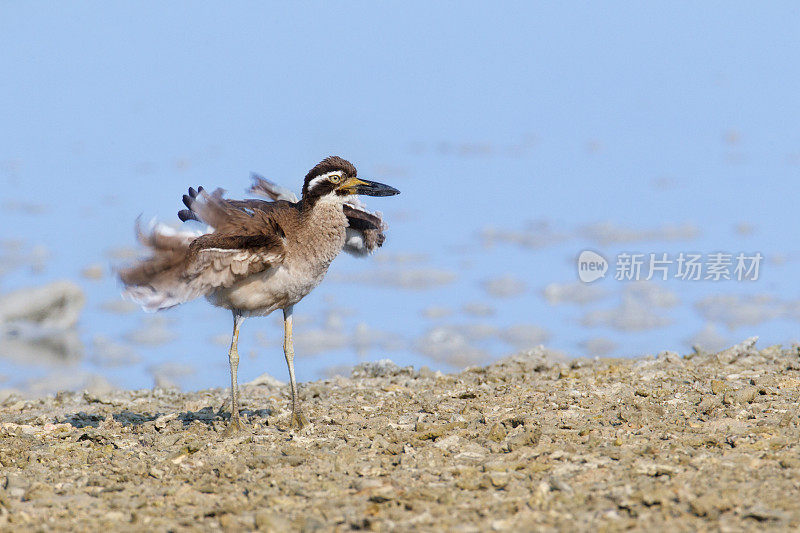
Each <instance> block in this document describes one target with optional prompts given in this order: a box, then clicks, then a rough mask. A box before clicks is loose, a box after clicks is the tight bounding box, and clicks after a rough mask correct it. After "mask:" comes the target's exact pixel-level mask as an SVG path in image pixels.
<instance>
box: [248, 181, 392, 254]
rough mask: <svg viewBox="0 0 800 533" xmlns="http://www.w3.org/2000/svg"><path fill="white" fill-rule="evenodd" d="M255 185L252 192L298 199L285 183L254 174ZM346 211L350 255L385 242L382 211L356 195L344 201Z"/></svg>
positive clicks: (372, 250) (281, 198)
mask: <svg viewBox="0 0 800 533" xmlns="http://www.w3.org/2000/svg"><path fill="white" fill-rule="evenodd" d="M250 177H251V178H252V179H253V185H252V186H251V187H250V189H249V190H248V192H249V193H251V194H254V195H257V196H262V197H265V198H270V199H272V200H276V201H280V200H285V201H288V202H297V201H298V200H297V196H296V195H295V194H294V193H293V192H292V191H290V190H289V189H287V188H285V187H281V186H280V185H277V184H275V183H273V182H271V181H269V180H268V179H266V178H264V177H262V176H259V175H258V174H255V173H253V174H251V175H250ZM344 214H345V216H347V222H348V224H349V227H348V228H347V236H346V238H345V244H344V251H345V252H347V253H349V254H350V255H354V256H357V257H363V256H365V255H368V254H370V253H372V252H374V251H375V250H376V249H378V248H380V247H381V246H382V245H383V242H384V241H385V240H386V236H385V235H384V234H383V232H384V231H386V229H387V226H386V223H385V222H384V221H383V219H382V218H381V214H380V213H375V212H372V211H369V210H368V209H367V207H366V206H365V205H364V204H363V203H361V202H360V201H359V200H358V198H357V197H356V196H351V197H349V198H348V199H347V201H346V203H345V204H344Z"/></svg>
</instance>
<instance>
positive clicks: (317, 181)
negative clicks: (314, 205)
mask: <svg viewBox="0 0 800 533" xmlns="http://www.w3.org/2000/svg"><path fill="white" fill-rule="evenodd" d="M333 175H337V176H339V177H341V176H342V171H341V170H333V171H331V172H326V173H325V174H321V175H319V176H317V177H316V178H314V179H312V180H311V181H309V182H308V190H309V191H310V190H313V189H314V187H316V186H317V185H319V184H320V183H322V182H323V181H327V180H328V178H330V177H331V176H333Z"/></svg>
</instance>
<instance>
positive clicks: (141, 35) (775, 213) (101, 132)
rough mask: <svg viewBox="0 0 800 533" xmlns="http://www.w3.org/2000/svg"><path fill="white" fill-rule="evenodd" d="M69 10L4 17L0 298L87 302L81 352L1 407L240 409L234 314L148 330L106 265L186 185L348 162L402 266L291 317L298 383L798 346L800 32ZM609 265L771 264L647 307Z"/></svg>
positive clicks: (341, 276)
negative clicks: (391, 372)
mask: <svg viewBox="0 0 800 533" xmlns="http://www.w3.org/2000/svg"><path fill="white" fill-rule="evenodd" d="M788 5H789V4H787V6H788ZM51 8H52V9H48V10H46V11H43V10H35V9H34V8H32V7H26V6H19V5H14V6H10V5H9V6H5V7H4V8H3V11H4V16H3V17H2V18H3V22H0V24H3V27H2V31H0V35H2V36H1V37H0V44H2V46H3V49H4V50H5V52H4V60H3V61H4V65H5V66H6V69H5V70H7V71H8V72H9V75H8V76H5V77H4V79H2V80H0V94H2V95H3V96H4V97H3V98H2V101H1V102H0V118H2V121H3V124H6V126H5V127H4V128H2V129H0V183H2V186H3V192H2V196H0V207H2V209H0V241H2V247H0V290H3V291H7V290H11V289H15V288H18V287H23V286H33V285H39V284H43V283H45V282H47V281H50V280H55V279H64V278H66V279H71V280H75V281H77V282H78V283H79V284H80V285H81V286H82V287H83V289H84V290H85V291H86V295H87V305H86V308H85V310H84V312H83V314H82V317H81V320H80V322H79V325H78V333H79V338H80V341H81V343H82V346H83V351H82V355H80V356H79V357H77V358H75V357H71V358H70V359H69V360H68V361H64V362H57V361H54V360H53V358H52V357H48V358H44V357H43V358H41V360H39V359H36V360H23V361H20V360H19V358H18V357H17V358H15V357H12V356H11V354H4V355H5V357H3V358H2V359H0V380H3V381H0V388H19V389H30V390H34V389H35V390H50V389H56V388H59V387H62V386H65V387H82V386H85V385H86V384H87V383H88V382H89V381H91V380H94V383H96V382H97V379H98V378H97V376H100V377H101V378H103V379H106V380H108V381H110V382H111V383H112V384H114V385H116V386H121V387H132V388H139V387H149V386H152V385H153V384H154V382H156V381H158V382H159V383H161V384H168V383H174V384H177V385H179V386H181V387H183V388H186V389H197V388H202V387H209V386H224V385H225V384H226V383H227V382H228V378H227V357H226V352H227V342H228V341H227V336H228V335H229V334H230V331H229V330H230V322H231V321H230V317H229V315H228V313H227V312H225V311H222V310H218V309H214V308H211V307H210V306H208V305H207V304H205V303H204V302H193V303H190V304H188V305H185V306H182V307H181V308H178V309H175V310H171V311H168V312H166V313H163V314H160V315H157V316H156V317H152V316H148V315H145V314H144V313H142V312H140V311H137V310H134V309H132V308H130V307H128V306H125V305H124V304H123V303H122V302H121V301H120V300H119V286H118V284H117V282H116V281H115V280H114V278H113V276H112V275H111V274H110V269H111V267H112V266H113V265H117V264H120V263H123V262H124V261H126V260H129V258H130V257H131V253H132V252H131V250H130V248H131V247H133V246H134V245H135V241H134V237H133V231H132V227H133V222H134V220H135V218H136V217H137V216H138V215H139V214H143V215H144V218H145V220H147V219H149V218H150V217H153V216H157V217H159V218H160V219H162V220H168V221H177V219H176V217H175V213H176V211H177V210H178V209H179V208H181V202H180V196H181V194H183V193H184V192H185V189H186V188H187V187H189V186H197V185H200V184H202V185H204V186H206V187H208V188H213V187H216V186H220V187H223V188H226V189H228V190H229V191H230V195H231V196H233V197H237V196H240V194H241V192H242V191H243V190H244V189H245V188H246V187H247V185H248V172H249V171H257V172H260V173H262V174H264V175H265V176H267V177H269V178H270V179H273V180H275V181H277V182H279V183H281V184H283V185H285V186H288V187H291V188H293V189H295V190H297V189H299V186H300V183H301V181H302V177H303V175H304V174H305V172H306V171H307V170H308V169H309V168H310V167H311V166H313V165H314V164H315V163H316V162H317V161H318V160H319V159H321V158H322V157H324V156H326V155H329V154H331V153H338V154H340V155H342V156H344V157H346V158H349V159H351V160H352V161H353V162H354V163H355V164H356V166H357V167H358V168H359V173H360V175H363V176H366V177H371V178H375V179H378V180H379V181H383V182H386V183H389V184H391V185H393V186H396V187H397V188H399V189H400V190H401V191H402V194H401V195H400V196H397V197H392V198H379V199H368V201H367V204H368V205H369V206H370V207H371V208H372V209H377V210H380V211H382V212H384V214H385V215H386V218H387V221H388V223H389V226H390V229H389V232H388V239H387V242H386V244H385V246H384V248H383V249H381V250H380V251H379V252H378V253H377V254H375V255H374V256H373V257H371V258H369V259H366V260H357V259H354V258H351V257H346V256H342V257H340V258H338V259H337V260H336V261H335V262H334V264H333V266H332V267H331V270H330V272H329V275H328V279H327V280H326V281H325V282H324V283H323V284H322V285H321V286H320V287H319V288H318V289H317V290H316V291H315V292H313V293H312V294H311V295H310V296H309V297H307V298H306V299H305V300H304V301H303V302H302V303H301V304H299V305H298V306H297V308H296V313H297V319H296V320H297V322H296V324H297V325H296V328H295V331H296V335H297V338H296V341H297V350H296V351H297V357H298V358H297V362H296V365H297V371H298V376H299V379H301V380H305V379H311V378H314V377H317V376H322V375H327V374H330V373H336V372H343V371H346V368H347V367H349V366H351V365H353V364H355V363H357V362H359V361H361V360H365V359H367V360H372V359H380V358H384V357H389V358H391V359H393V360H395V361H397V362H398V363H400V364H413V365H415V366H420V365H428V366H430V367H432V368H440V369H445V370H449V369H454V368H457V367H460V366H463V365H465V364H476V363H485V362H488V361H490V360H492V359H494V358H497V357H499V356H502V355H506V354H508V353H512V352H515V351H517V350H519V349H523V348H525V347H528V346H530V345H535V344H539V343H544V344H546V345H547V346H549V347H551V348H554V349H557V350H560V351H563V352H565V353H567V354H569V355H587V354H589V355H591V354H598V355H600V354H602V355H609V354H610V355H620V356H632V355H636V354H641V353H647V352H656V351H660V350H663V349H666V348H669V349H673V350H676V351H679V352H686V351H689V350H690V348H691V346H692V345H693V344H695V343H699V344H700V345H704V346H707V347H708V348H717V347H719V346H721V345H724V344H728V343H732V342H735V341H738V340H741V339H743V338H746V337H749V336H751V335H759V336H760V337H761V341H760V344H761V345H766V344H770V343H777V342H784V343H786V342H791V341H793V340H796V339H797V334H796V331H797V321H798V318H800V294H798V290H797V285H796V283H794V280H795V279H797V277H798V274H800V262H798V259H800V246H798V240H797V237H796V230H795V228H796V215H795V212H796V206H795V203H796V202H795V197H796V195H795V194H793V193H794V192H795V191H796V190H797V185H796V176H797V172H798V168H800V167H798V165H799V164H800V157H799V156H798V154H800V139H799V138H798V137H797V132H796V128H795V126H794V125H795V124H797V123H798V122H800V121H799V120H798V119H800V106H799V105H798V103H797V100H796V98H795V95H796V94H797V90H798V85H799V84H800V83H799V82H800V80H798V79H797V76H796V74H795V73H796V72H797V68H793V67H796V66H797V65H793V64H791V63H792V62H796V61H797V59H796V58H794V57H793V56H791V55H787V54H777V53H773V51H774V50H782V49H785V48H786V47H787V46H790V45H791V44H792V43H795V42H796V32H795V31H794V28H795V27H796V22H797V14H796V13H794V12H788V11H786V12H784V11H782V10H781V8H780V7H774V8H773V9H772V10H766V9H765V10H760V12H759V13H758V14H757V15H753V13H750V12H745V11H744V10H743V11H741V12H740V11H737V10H736V9H733V8H732V9H730V10H726V12H725V13H713V14H712V13H708V14H703V13H696V12H694V11H692V12H689V11H688V10H687V11H686V12H682V11H681V9H680V8H678V9H676V10H675V11H673V12H671V13H658V17H654V16H653V15H654V14H653V12H652V11H651V10H648V9H647V8H642V9H639V10H631V9H630V6H627V7H625V8H624V9H623V8H620V9H619V10H617V9H615V8H608V9H606V8H603V11H602V12H597V13H591V12H585V13H580V14H575V13H573V12H572V11H569V12H567V11H566V8H560V7H553V8H531V7H528V6H526V5H520V6H518V9H519V13H518V16H517V17H514V19H513V20H510V19H509V17H507V16H506V14H504V13H502V12H496V11H492V10H491V9H488V8H486V7H480V6H467V7H465V8H464V9H460V10H459V11H458V12H450V11H447V10H445V8H444V7H436V6H427V7H426V8H425V9H426V10H427V11H426V13H427V15H428V18H427V19H426V20H428V22H426V23H421V22H420V18H419V17H418V16H415V15H412V11H414V10H413V9H412V10H406V9H405V8H404V9H402V10H401V9H399V8H398V9H392V8H391V7H385V6H384V7H380V6H371V7H369V8H364V7H363V6H362V7H359V8H355V7H351V8H342V9H341V10H339V9H337V10H336V11H326V9H327V8H322V7H320V6H317V7H315V8H314V9H310V8H308V9H307V8H302V7H297V8H295V7H293V8H289V7H286V8H279V10H278V11H275V10H274V9H273V8H270V10H269V12H267V11H264V12H260V13H253V12H248V11H246V10H244V9H235V8H234V9H231V10H226V11H225V14H224V16H223V15H222V14H221V13H219V12H213V11H212V10H205V9H192V10H191V11H190V12H189V11H187V10H185V9H183V8H182V7H179V6H167V7H163V8H161V9H162V11H161V12H160V13H159V16H155V15H153V14H148V15H147V16H145V14H144V13H139V12H136V11H133V10H128V9H127V8H124V7H114V6H103V8H102V9H98V7H97V6H92V7H88V6H86V7H83V8H81V7H71V8H69V9H68V10H63V11H61V10H60V8H59V7H57V6H55V7H54V6H51ZM281 9H283V10H284V11H280V10H281ZM34 11H36V12H34ZM690 15H691V16H690ZM476 17H477V18H478V19H480V20H481V21H482V24H481V28H480V30H479V31H478V32H477V33H474V34H472V37H471V38H470V39H464V31H465V29H466V28H473V27H474V24H473V22H474V20H476ZM337 25H338V26H339V27H343V28H346V31H340V32H334V33H333V36H334V37H335V38H332V39H322V40H320V39H319V38H316V37H315V38H313V39H309V38H308V36H309V35H314V36H319V35H330V34H331V32H330V27H331V26H334V27H336V26H337ZM433 28H436V31H435V32H433V31H431V30H432V29H433ZM567 29H568V30H569V31H568V32H566V30H567ZM179 30H180V31H179ZM734 30H735V31H734ZM699 34H702V35H703V39H702V40H700V39H699V38H698V37H697V35H699ZM76 36H80V37H76ZM734 36H735V37H734ZM365 43H368V44H369V46H365ZM33 58H35V60H33ZM587 249H590V250H594V251H596V252H599V253H600V254H602V255H603V256H604V257H606V258H607V259H609V260H612V262H613V258H615V257H616V256H617V254H619V253H621V252H627V253H643V254H650V253H655V254H657V255H658V256H660V255H661V254H663V253H667V254H668V257H670V258H673V259H674V258H676V257H677V256H678V255H679V254H680V253H682V252H683V253H692V252H697V253H701V254H704V256H707V254H712V253H715V252H727V253H730V254H734V255H736V254H737V253H739V252H744V253H746V254H748V255H752V254H755V253H756V252H759V253H761V254H762V255H763V257H764V260H763V262H762V264H761V269H760V273H759V274H760V275H759V279H758V280H757V281H749V282H738V281H719V282H712V281H683V280H679V279H674V278H673V279H670V280H669V281H666V282H662V281H652V282H650V283H649V284H646V287H649V288H642V287H639V286H635V284H633V283H631V282H629V281H617V280H615V279H613V278H614V273H615V272H614V267H613V265H612V267H611V269H610V270H609V271H608V272H607V274H606V277H605V279H601V280H598V281H596V282H594V283H593V284H591V285H588V286H586V285H580V282H579V281H578V275H577V268H576V258H577V256H578V254H579V253H580V252H581V251H583V250H587ZM673 268H674V265H673ZM671 273H674V270H673V271H672V272H671ZM554 284H557V285H554ZM587 287H588V289H587ZM281 334H282V328H281V326H280V320H279V319H278V318H276V317H270V318H266V319H252V320H248V321H247V322H246V323H245V324H244V329H243V332H242V337H241V341H240V353H241V354H242V363H241V364H240V372H239V373H240V379H242V380H243V381H245V380H250V379H252V378H254V377H255V376H257V375H259V374H261V373H263V372H268V373H270V374H272V375H275V376H277V377H279V378H281V379H285V378H286V371H285V363H284V361H283V356H282V352H281V349H280V346H281Z"/></svg>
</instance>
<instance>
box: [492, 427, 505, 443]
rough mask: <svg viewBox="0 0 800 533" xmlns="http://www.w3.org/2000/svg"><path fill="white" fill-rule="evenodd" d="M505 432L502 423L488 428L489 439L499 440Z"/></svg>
mask: <svg viewBox="0 0 800 533" xmlns="http://www.w3.org/2000/svg"><path fill="white" fill-rule="evenodd" d="M507 434H508V433H507V432H506V428H505V427H504V426H503V425H502V424H494V425H493V426H492V427H491V429H490V430H489V440H493V441H494V442H501V441H502V440H503V439H505V438H506V435H507Z"/></svg>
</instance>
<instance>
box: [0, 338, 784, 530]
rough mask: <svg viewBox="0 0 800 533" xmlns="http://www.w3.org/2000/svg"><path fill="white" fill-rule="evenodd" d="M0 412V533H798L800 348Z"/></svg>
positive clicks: (118, 394)
mask: <svg viewBox="0 0 800 533" xmlns="http://www.w3.org/2000/svg"><path fill="white" fill-rule="evenodd" d="M300 391H301V398H302V401H303V406H304V408H305V414H306V415H307V416H308V418H309V420H311V421H312V424H310V425H309V426H306V427H305V428H303V429H302V430H289V429H288V427H287V425H288V421H289V410H288V409H289V402H288V398H287V390H286V387H285V386H281V384H280V383H279V382H276V381H275V380H268V379H267V380H259V381H257V382H255V383H254V384H250V385H245V386H243V387H242V400H241V403H242V408H243V415H244V422H245V424H244V425H245V430H244V431H242V432H240V433H238V434H235V435H233V436H226V433H225V427H226V421H227V416H228V414H227V409H228V407H227V398H228V397H227V391H226V390H224V389H215V390H206V391H199V392H193V393H180V392H177V391H174V390H163V389H154V390H141V391H111V392H105V393H102V394H100V393H75V392H62V393H59V394H57V395H56V396H54V397H53V396H51V397H46V398H41V399H38V400H22V399H18V398H16V397H13V396H12V397H9V398H7V399H5V401H3V403H2V404H0V529H11V528H13V529H14V530H20V531H25V530H36V531H48V530H101V529H107V530H114V531H116V530H148V531H177V530H188V529H192V530H194V529H204V530H206V529H222V530H237V531H238V530H253V529H256V530H263V531H286V530H303V531H316V530H320V531H328V530H351V529H374V530H400V531H411V530H458V531H506V530H508V531H521V530H565V531H575V530H578V531H580V530H584V531H586V530H611V531H617V530H623V529H631V528H633V529H638V530H653V531H658V530H666V529H673V530H679V531H687V530H690V531H692V530H694V531H696V530H726V531H740V530H746V529H756V528H758V529H763V530H786V531H789V530H797V528H799V527H800V484H798V481H797V480H798V479H800V444H798V443H800V429H799V428H800V425H799V424H798V423H799V422H800V420H798V410H797V409H798V408H797V400H798V395H799V394H800V352H799V351H798V347H796V346H794V347H791V348H781V347H777V346H773V347H769V348H765V349H762V350H757V349H756V348H755V347H754V344H753V343H751V342H750V340H748V341H746V342H744V343H742V344H740V345H738V346H736V347H734V348H732V349H728V350H726V351H724V352H720V353H717V354H709V353H703V352H696V353H693V354H689V355H686V356H679V355H678V354H675V353H673V352H663V353H661V354H659V355H658V356H657V357H645V358H639V359H630V360H624V359H596V360H591V359H580V360H563V359H557V358H553V357H548V356H547V352H546V351H545V350H543V349H536V350H532V351H530V352H525V353H521V354H518V355H517V356H515V357H512V358H509V359H507V360H504V361H500V362H498V363H496V364H493V365H491V366H488V367H474V368H469V369H467V370H465V371H464V372H461V373H458V374H450V375H444V374H441V373H434V372H431V371H429V370H427V369H424V370H423V371H417V370H414V369H412V368H410V367H406V368H401V367H399V366H397V365H394V364H393V363H391V362H388V361H379V362H377V363H371V364H362V365H359V366H358V367H356V370H355V373H354V375H353V377H351V378H341V377H337V378H333V379H330V380H325V381H318V382H311V383H304V384H302V385H301V387H300Z"/></svg>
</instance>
